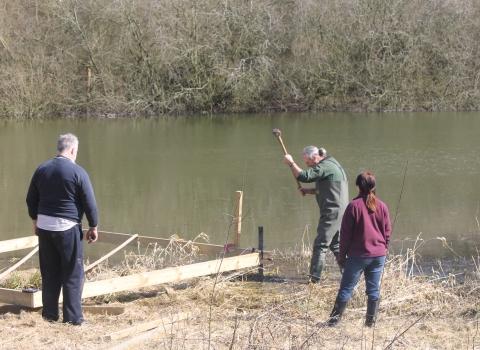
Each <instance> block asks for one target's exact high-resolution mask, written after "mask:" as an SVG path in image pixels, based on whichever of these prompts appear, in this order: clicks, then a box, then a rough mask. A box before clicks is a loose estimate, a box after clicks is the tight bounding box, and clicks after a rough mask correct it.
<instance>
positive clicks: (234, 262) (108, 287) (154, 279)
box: [0, 253, 259, 309]
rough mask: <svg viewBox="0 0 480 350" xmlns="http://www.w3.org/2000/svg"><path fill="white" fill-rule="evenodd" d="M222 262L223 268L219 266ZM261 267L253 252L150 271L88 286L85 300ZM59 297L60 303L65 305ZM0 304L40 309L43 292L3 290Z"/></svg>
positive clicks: (84, 295)
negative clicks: (218, 273) (219, 273)
mask: <svg viewBox="0 0 480 350" xmlns="http://www.w3.org/2000/svg"><path fill="white" fill-rule="evenodd" d="M220 263H221V265H220ZM258 264H259V254H258V253H250V254H245V255H240V256H234V257H229V258H224V259H223V261H222V260H211V261H206V262H202V263H197V264H192V265H185V266H179V267H170V268H166V269H163V270H156V271H150V272H145V273H140V274H135V275H131V276H124V277H117V278H111V279H108V280H103V281H95V282H88V283H85V285H84V287H83V293H82V298H90V297H95V296H99V295H105V294H110V293H117V292H122V291H126V290H135V289H139V288H143V287H148V286H153V285H157V284H162V283H169V282H175V281H181V280H184V279H188V278H193V277H200V276H206V275H211V274H214V273H217V272H227V271H233V270H238V269H243V268H247V267H253V266H257V265H258ZM62 300H63V299H62V294H60V298H59V302H62ZM0 302H2V303H6V304H13V305H21V306H25V307H29V308H32V309H33V308H38V307H41V306H42V305H43V304H42V292H41V291H38V292H36V293H23V292H22V291H19V290H12V289H5V288H0Z"/></svg>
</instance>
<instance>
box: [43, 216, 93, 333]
mask: <svg viewBox="0 0 480 350" xmlns="http://www.w3.org/2000/svg"><path fill="white" fill-rule="evenodd" d="M82 236H83V234H82V230H81V227H80V226H79V225H75V226H74V227H72V228H71V229H69V230H66V231H46V230H42V229H38V244H39V248H40V249H39V256H40V272H41V274H42V302H43V310H42V317H43V318H44V319H46V320H49V321H58V319H59V316H60V311H59V308H58V300H59V297H60V291H61V289H62V288H63V322H68V323H72V324H81V323H82V322H83V321H84V319H83V315H82V291H83V282H84V276H85V272H84V270H83V242H82V238H83V237H82Z"/></svg>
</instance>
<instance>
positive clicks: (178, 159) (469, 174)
mask: <svg viewBox="0 0 480 350" xmlns="http://www.w3.org/2000/svg"><path fill="white" fill-rule="evenodd" d="M274 128H279V129H280V130H281V131H282V138H283V141H284V142H285V146H286V148H287V150H288V151H289V153H291V154H292V155H293V156H294V159H295V160H296V161H297V163H300V164H301V162H302V161H301V151H302V149H303V147H304V146H306V145H310V144H313V145H316V146H319V147H324V148H326V149H327V152H328V154H329V155H331V156H333V157H335V158H336V159H337V160H338V161H339V162H340V163H341V164H342V165H343V167H344V168H345V170H346V173H347V176H348V179H349V181H350V198H353V197H354V195H355V186H354V181H355V177H356V175H357V174H358V173H359V172H361V171H364V170H369V171H372V172H374V173H375V174H376V176H377V182H378V186H377V189H378V190H377V195H378V196H379V198H381V199H382V200H384V201H385V202H386V203H387V205H388V206H389V208H390V212H391V216H392V221H393V219H394V218H395V214H396V209H397V206H398V202H399V197H400V192H401V189H402V182H403V178H404V173H405V166H406V163H407V160H408V162H409V165H408V171H407V173H406V179H405V185H404V188H403V193H402V197H401V201H400V207H399V211H398V215H397V218H396V222H395V229H394V236H393V239H394V240H396V241H395V242H394V243H393V244H392V249H393V251H394V252H396V253H400V252H401V251H402V247H403V252H404V251H405V249H406V247H412V246H413V243H412V241H413V240H415V239H416V237H417V236H419V235H420V234H421V235H420V238H423V239H424V240H426V242H424V243H423V248H422V253H423V254H426V255H430V256H438V257H443V256H446V255H449V254H450V251H449V250H448V249H446V248H443V247H442V242H441V241H440V240H439V239H437V238H436V237H445V238H446V240H447V242H449V244H450V245H451V246H452V247H453V249H454V250H455V252H456V253H458V254H460V255H465V256H467V257H468V256H470V255H471V254H476V246H477V245H478V244H479V242H480V228H479V226H478V223H477V219H476V216H477V211H478V208H479V202H480V176H479V174H480V152H479V143H480V137H479V135H480V132H479V131H480V113H437V114H431V113H412V114H393V113H392V114H345V113H337V114H324V113H318V114H280V115H278V114H276V115H270V114H268V115H265V114H258V115H234V116H212V117H210V116H201V117H161V118H154V119H137V120H132V119H102V120H97V119H88V120H54V121H50V120H47V121H27V122H16V121H1V122H0V154H1V156H0V239H11V238H15V237H23V236H28V235H31V234H32V224H31V221H30V219H29V217H28V215H27V208H26V204H25V195H26V191H27V188H28V185H29V182H30V179H31V176H32V174H33V172H34V170H35V169H36V167H37V166H38V165H39V164H40V163H42V162H44V161H47V160H49V159H51V158H53V157H54V156H55V155H56V151H55V147H56V140H57V138H58V136H59V135H60V134H62V133H67V132H72V133H74V134H76V135H77V136H78V137H79V139H80V149H79V155H78V158H77V163H78V164H80V165H81V166H83V167H84V168H85V169H86V170H87V172H88V173H89V175H90V177H91V180H92V183H93V186H94V190H95V194H96V198H97V201H98V205H99V211H100V229H101V230H105V231H113V232H122V233H131V234H135V233H137V234H140V235H146V236H155V237H170V236H171V235H174V234H176V235H178V236H179V237H182V238H187V239H194V238H195V237H196V236H197V235H198V234H200V233H201V232H204V233H206V234H208V235H209V236H211V241H212V243H216V244H224V243H225V241H226V236H227V233H228V231H229V223H230V222H231V215H232V213H233V211H234V207H235V191H237V190H241V189H243V190H244V201H243V213H244V214H245V218H244V220H243V223H242V237H241V243H242V246H257V231H258V229H257V227H258V226H263V227H264V232H265V244H266V246H267V249H269V250H272V249H281V250H285V249H289V248H292V249H293V248H295V247H296V248H298V247H299V246H300V245H301V244H302V242H304V243H305V244H307V245H310V243H309V242H313V239H314V237H315V234H316V232H315V229H316V225H317V221H318V215H319V214H318V208H317V206H316V202H315V199H314V197H313V196H309V197H305V198H302V197H301V196H300V195H299V194H298V193H297V191H296V185H295V182H294V179H293V176H292V175H291V172H290V169H289V168H288V167H287V166H286V165H284V164H283V162H282V160H283V153H282V150H281V148H280V145H279V143H278V141H277V139H276V138H275V137H274V136H273V134H272V130H273V129H274ZM230 241H232V239H230ZM102 249H104V248H102V247H101V245H98V246H97V247H94V246H88V247H87V250H86V252H87V255H88V254H93V255H99V254H102ZM105 249H106V248H105ZM20 255H24V253H21V254H20Z"/></svg>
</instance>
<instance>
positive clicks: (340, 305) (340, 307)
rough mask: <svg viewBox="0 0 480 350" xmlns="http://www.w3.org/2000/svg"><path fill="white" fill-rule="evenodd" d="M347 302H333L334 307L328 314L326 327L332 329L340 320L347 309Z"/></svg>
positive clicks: (338, 300)
mask: <svg viewBox="0 0 480 350" xmlns="http://www.w3.org/2000/svg"><path fill="white" fill-rule="evenodd" d="M347 304H348V300H340V299H338V298H337V299H336V300H335V305H334V306H333V310H332V313H331V314H330V318H329V319H328V323H327V324H328V326H329V327H333V326H335V325H336V324H337V323H338V322H340V320H341V319H342V315H343V313H344V312H345V309H346V308H347Z"/></svg>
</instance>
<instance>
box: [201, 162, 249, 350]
mask: <svg viewBox="0 0 480 350" xmlns="http://www.w3.org/2000/svg"><path fill="white" fill-rule="evenodd" d="M246 167H247V162H246V161H245V163H244V164H243V173H242V185H241V186H240V187H241V190H242V191H243V185H244V183H245V168H246ZM238 205H239V203H235V208H234V213H236V212H237V206H238ZM234 217H235V215H232V219H231V220H230V224H229V226H228V231H227V237H226V242H225V244H227V243H228V240H229V238H230V228H231V227H232V225H233V219H234ZM224 258H225V252H224V253H223V254H221V257H220V262H219V264H218V271H219V272H217V273H216V274H215V280H214V283H213V288H212V294H211V298H210V305H209V310H208V348H209V349H210V344H211V336H212V311H213V298H214V297H215V287H216V286H217V283H218V279H219V277H220V268H221V266H222V263H223V259H224Z"/></svg>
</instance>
